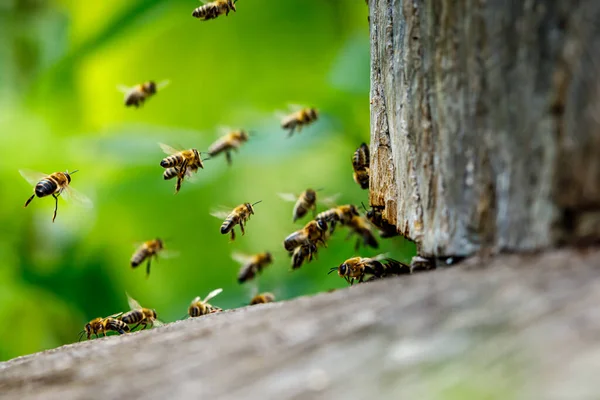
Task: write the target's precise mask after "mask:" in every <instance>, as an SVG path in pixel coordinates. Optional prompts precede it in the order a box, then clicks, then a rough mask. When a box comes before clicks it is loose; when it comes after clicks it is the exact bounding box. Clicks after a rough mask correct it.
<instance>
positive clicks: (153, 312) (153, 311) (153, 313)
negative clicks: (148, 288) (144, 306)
mask: <svg viewBox="0 0 600 400" xmlns="http://www.w3.org/2000/svg"><path fill="white" fill-rule="evenodd" d="M152 318H154V319H156V310H152Z"/></svg>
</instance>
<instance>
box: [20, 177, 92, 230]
mask: <svg viewBox="0 0 600 400" xmlns="http://www.w3.org/2000/svg"><path fill="white" fill-rule="evenodd" d="M75 172H77V170H75V171H73V172H70V173H69V172H68V171H66V172H55V173H53V174H50V175H48V174H43V173H41V172H34V171H29V170H19V173H20V174H21V176H22V177H23V178H25V180H27V182H29V184H30V185H34V189H33V194H32V195H31V197H30V198H29V199H27V201H26V202H25V207H27V206H28V205H29V203H31V201H32V200H33V198H34V197H35V196H37V197H39V198H42V197H46V196H52V197H54V213H53V214H52V222H54V220H55V219H56V213H57V212H58V196H60V195H62V197H63V198H64V199H65V200H72V201H73V202H74V203H76V204H78V205H81V206H83V207H87V208H91V207H93V204H92V201H91V200H90V199H89V198H87V197H86V196H85V195H83V194H81V193H79V192H78V191H76V190H75V189H73V188H72V187H71V186H70V183H71V175H73V174H74V173H75Z"/></svg>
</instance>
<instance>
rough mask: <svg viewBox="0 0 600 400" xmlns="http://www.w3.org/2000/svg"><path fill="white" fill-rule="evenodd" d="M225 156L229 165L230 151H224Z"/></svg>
mask: <svg viewBox="0 0 600 400" xmlns="http://www.w3.org/2000/svg"><path fill="white" fill-rule="evenodd" d="M225 158H226V159H227V164H228V165H231V152H230V151H226V152H225Z"/></svg>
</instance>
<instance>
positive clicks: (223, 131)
mask: <svg viewBox="0 0 600 400" xmlns="http://www.w3.org/2000/svg"><path fill="white" fill-rule="evenodd" d="M234 130H235V129H233V128H232V127H230V126H227V125H219V126H217V132H218V134H219V137H222V136H225V135H227V134H228V133H231V132H233V131H234Z"/></svg>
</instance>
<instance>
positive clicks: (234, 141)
mask: <svg viewBox="0 0 600 400" xmlns="http://www.w3.org/2000/svg"><path fill="white" fill-rule="evenodd" d="M247 141H248V133H247V132H246V131H243V130H236V131H232V132H229V133H227V134H226V135H224V136H222V137H220V138H219V139H217V141H216V142H214V143H213V144H211V145H210V147H209V148H208V154H209V155H210V156H211V157H214V156H216V155H218V154H221V153H223V152H224V153H225V158H226V159H227V164H229V165H231V151H232V150H235V151H237V150H238V148H239V147H240V146H241V145H242V144H243V143H245V142H247Z"/></svg>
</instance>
